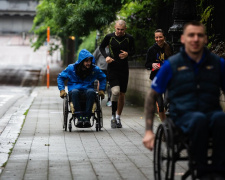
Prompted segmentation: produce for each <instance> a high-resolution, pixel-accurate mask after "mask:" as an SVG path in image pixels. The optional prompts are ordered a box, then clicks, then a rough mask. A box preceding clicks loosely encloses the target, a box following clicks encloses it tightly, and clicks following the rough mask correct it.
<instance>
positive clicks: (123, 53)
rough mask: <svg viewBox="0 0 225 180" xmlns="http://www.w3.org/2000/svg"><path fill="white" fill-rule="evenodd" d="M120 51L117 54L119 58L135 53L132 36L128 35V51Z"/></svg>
mask: <svg viewBox="0 0 225 180" xmlns="http://www.w3.org/2000/svg"><path fill="white" fill-rule="evenodd" d="M120 51H121V53H120V54H119V57H120V59H125V58H126V57H128V56H133V55H134V54H135V45H134V38H133V37H132V36H129V48H128V52H126V51H123V50H120Z"/></svg>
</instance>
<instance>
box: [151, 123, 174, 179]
mask: <svg viewBox="0 0 225 180" xmlns="http://www.w3.org/2000/svg"><path fill="white" fill-rule="evenodd" d="M174 168H175V160H174V144H173V134H172V129H170V128H169V127H168V126H165V125H164V124H161V125H159V127H158V129H157V132H156V136H155V144H154V176H155V179H156V180H173V179H174V171H175V170H174Z"/></svg>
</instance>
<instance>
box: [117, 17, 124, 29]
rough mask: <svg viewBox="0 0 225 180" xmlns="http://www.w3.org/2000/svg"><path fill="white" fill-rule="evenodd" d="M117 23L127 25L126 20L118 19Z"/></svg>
mask: <svg viewBox="0 0 225 180" xmlns="http://www.w3.org/2000/svg"><path fill="white" fill-rule="evenodd" d="M116 24H119V25H120V26H125V27H126V21H124V20H122V19H119V20H117V21H116Z"/></svg>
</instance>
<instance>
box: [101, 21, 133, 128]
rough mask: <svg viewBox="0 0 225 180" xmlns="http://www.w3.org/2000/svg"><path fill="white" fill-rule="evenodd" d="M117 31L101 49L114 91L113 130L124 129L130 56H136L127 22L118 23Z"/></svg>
mask: <svg viewBox="0 0 225 180" xmlns="http://www.w3.org/2000/svg"><path fill="white" fill-rule="evenodd" d="M115 30H116V31H115V32H113V33H110V34H107V35H106V36H105V38H104V39H103V41H102V43H101V45H100V48H99V49H100V51H101V53H102V55H103V56H104V57H105V58H106V62H107V63H108V68H107V71H108V80H109V84H110V86H111V90H112V98H111V101H112V119H111V128H122V124H121V120H120V116H121V113H122V110H123V106H124V101H125V93H126V91H127V84H128V78H129V66H128V56H132V55H134V51H135V49H134V38H133V37H132V36H131V35H130V34H127V33H125V31H126V22H125V21H123V20H118V21H116V24H115ZM106 46H109V53H110V55H109V56H108V55H107V54H106V52H105V47H106Z"/></svg>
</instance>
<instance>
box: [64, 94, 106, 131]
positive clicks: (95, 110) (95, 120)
mask: <svg viewBox="0 0 225 180" xmlns="http://www.w3.org/2000/svg"><path fill="white" fill-rule="evenodd" d="M85 100H86V99H85V98H81V100H80V105H81V109H82V111H79V112H75V113H74V114H72V117H71V118H70V119H69V120H68V115H69V113H72V109H71V106H70V103H71V98H70V97H69V95H68V94H67V95H66V96H65V97H64V99H63V129H64V130H65V131H67V127H68V129H69V131H70V132H71V131H72V122H73V123H74V126H75V127H77V128H90V127H85V126H83V127H80V126H79V127H78V126H76V124H77V121H78V119H77V117H76V114H78V113H79V114H83V113H85V112H84V110H85V104H86V101H85ZM90 121H91V127H93V125H94V124H95V128H96V131H101V128H102V127H103V115H102V108H101V97H100V96H99V95H98V92H96V96H95V101H94V104H93V107H92V114H91V118H90Z"/></svg>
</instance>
